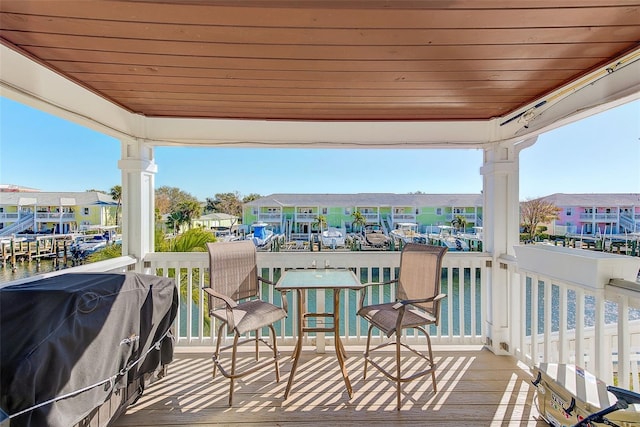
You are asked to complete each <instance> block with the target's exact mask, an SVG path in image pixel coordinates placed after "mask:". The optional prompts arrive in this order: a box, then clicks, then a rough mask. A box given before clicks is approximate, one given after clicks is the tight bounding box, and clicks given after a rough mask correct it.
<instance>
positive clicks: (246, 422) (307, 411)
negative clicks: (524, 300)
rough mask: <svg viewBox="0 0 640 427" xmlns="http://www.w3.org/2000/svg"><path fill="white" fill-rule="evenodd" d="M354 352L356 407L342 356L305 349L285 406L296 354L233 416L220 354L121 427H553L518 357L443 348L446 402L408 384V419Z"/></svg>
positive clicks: (156, 390) (441, 384) (159, 392)
mask: <svg viewBox="0 0 640 427" xmlns="http://www.w3.org/2000/svg"><path fill="white" fill-rule="evenodd" d="M347 351H348V354H349V355H350V357H349V358H348V359H347V369H348V371H349V376H350V379H351V383H352V386H353V389H354V395H353V398H352V399H350V400H349V398H348V395H347V392H346V389H345V385H344V382H343V379H342V376H341V375H340V372H339V369H338V364H337V361H336V359H335V356H334V354H333V353H331V352H328V353H326V354H316V353H315V352H314V351H313V350H312V349H305V351H303V354H302V357H301V360H300V364H299V366H298V370H297V373H296V377H295V381H294V384H293V387H292V390H291V394H290V396H289V398H288V399H287V400H286V401H283V395H284V390H285V387H286V383H287V379H288V376H289V372H290V369H291V360H290V358H289V355H290V354H291V351H290V350H289V349H286V348H285V349H281V354H282V358H281V363H280V366H281V378H280V382H279V383H275V374H274V373H273V372H272V371H270V370H265V371H263V372H258V373H255V374H253V375H250V376H248V377H245V378H244V379H241V380H239V381H237V383H236V389H235V393H234V405H233V407H228V406H227V401H228V391H229V380H227V379H225V378H224V377H222V376H220V375H219V374H218V376H216V378H215V379H212V378H211V369H212V365H213V362H212V361H211V358H210V353H181V352H178V353H176V357H175V360H174V362H173V363H172V364H171V365H170V366H169V373H168V375H167V376H166V377H165V378H164V379H162V380H160V381H158V382H156V383H155V384H153V385H151V386H150V387H149V388H147V390H146V391H145V393H144V395H143V397H142V398H141V399H140V400H139V401H138V402H137V403H136V404H135V405H133V406H131V407H130V408H129V409H128V411H127V412H126V413H125V414H123V415H122V416H121V417H120V418H119V419H118V420H117V421H116V422H115V424H114V425H115V426H117V427H125V426H177V425H182V426H184V425H189V426H217V425H226V426H233V425H243V426H253V425H256V426H257V425H260V426H265V425H279V426H283V425H291V426H294V425H295V426H300V425H317V424H321V425H353V424H359V425H385V426H388V425H394V424H395V425H402V426H404V425H421V426H425V425H433V426H436V425H437V426H443V425H446V426H461V425H473V426H546V425H547V424H546V423H545V422H543V421H538V418H539V417H538V411H537V409H536V407H535V405H534V403H533V402H534V395H535V388H534V387H533V386H532V385H531V382H530V380H531V373H530V372H529V370H528V368H526V367H524V366H522V365H520V364H518V362H517V361H516V360H515V359H514V358H512V357H509V356H496V355H494V354H493V353H491V352H490V351H488V350H485V349H481V348H480V347H473V348H469V347H461V348H458V347H455V348H454V347H451V346H448V347H444V346H443V347H435V354H436V358H437V359H436V361H437V363H438V371H437V381H438V392H437V393H435V394H434V392H433V388H432V384H431V379H430V376H427V377H425V378H424V379H420V380H416V381H413V382H410V383H407V384H405V385H404V386H403V392H404V393H403V397H402V401H403V407H402V410H401V411H396V409H395V385H394V383H392V382H391V381H389V380H388V379H387V378H385V377H384V376H383V375H382V374H381V373H379V372H378V371H377V370H375V369H373V368H370V370H369V372H368V375H367V380H366V381H365V380H364V379H363V372H362V371H363V358H362V356H361V354H362V353H361V351H360V349H355V348H348V349H347ZM383 356H384V357H381V358H380V363H382V364H384V365H391V364H393V355H392V354H391V353H389V355H388V357H387V356H386V355H383ZM243 357H244V356H243ZM246 357H247V359H249V358H250V356H249V355H248V354H247V356H246ZM412 359H415V360H412ZM418 360H419V359H418V358H416V357H410V356H407V358H406V359H405V360H404V366H408V367H414V368H419V364H420V362H418Z"/></svg>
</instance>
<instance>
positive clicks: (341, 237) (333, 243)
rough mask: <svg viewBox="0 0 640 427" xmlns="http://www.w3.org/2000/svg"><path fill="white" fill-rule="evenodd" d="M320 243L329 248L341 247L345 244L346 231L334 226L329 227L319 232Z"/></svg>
mask: <svg viewBox="0 0 640 427" xmlns="http://www.w3.org/2000/svg"><path fill="white" fill-rule="evenodd" d="M320 239H321V240H322V245H323V246H326V247H329V248H338V247H343V246H345V244H346V233H345V232H344V230H342V229H340V228H336V227H329V228H327V229H326V230H324V231H323V232H322V233H321V234H320Z"/></svg>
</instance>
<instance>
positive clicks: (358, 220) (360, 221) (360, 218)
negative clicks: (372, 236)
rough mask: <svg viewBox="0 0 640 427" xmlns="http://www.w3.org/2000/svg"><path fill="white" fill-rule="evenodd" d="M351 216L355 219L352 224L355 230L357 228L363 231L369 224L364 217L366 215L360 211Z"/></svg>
mask: <svg viewBox="0 0 640 427" xmlns="http://www.w3.org/2000/svg"><path fill="white" fill-rule="evenodd" d="M351 216H352V217H353V222H352V223H351V226H352V227H353V229H354V230H355V229H356V227H357V228H358V229H360V230H362V227H364V226H365V225H366V223H367V219H366V218H365V217H364V215H362V213H361V212H360V211H355V212H354V213H353V214H352V215H351Z"/></svg>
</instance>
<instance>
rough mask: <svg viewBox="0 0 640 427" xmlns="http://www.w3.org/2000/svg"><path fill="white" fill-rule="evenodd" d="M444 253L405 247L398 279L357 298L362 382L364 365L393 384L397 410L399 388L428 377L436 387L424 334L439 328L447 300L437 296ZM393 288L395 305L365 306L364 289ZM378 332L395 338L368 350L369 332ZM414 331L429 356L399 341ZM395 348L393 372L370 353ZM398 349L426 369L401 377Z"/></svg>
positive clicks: (441, 248)
mask: <svg viewBox="0 0 640 427" xmlns="http://www.w3.org/2000/svg"><path fill="white" fill-rule="evenodd" d="M446 251H447V247H446V246H431V245H424V244H416V243H408V244H407V245H406V246H405V247H404V248H403V250H402V253H401V255H400V272H399V275H398V278H397V279H393V280H390V281H388V282H384V283H368V284H366V285H364V286H365V288H364V291H363V292H361V294H360V302H359V306H358V307H359V308H358V315H359V316H361V317H363V318H364V319H366V320H367V321H368V322H369V332H368V334H367V346H366V349H365V353H364V359H365V360H364V378H365V379H366V378H367V364H368V363H370V364H371V365H373V366H374V367H376V368H377V369H378V370H379V371H380V372H382V373H383V374H384V375H385V376H387V377H388V378H390V379H391V380H393V381H395V382H396V395H397V406H396V409H398V410H400V408H401V384H402V383H404V382H408V381H412V380H414V379H417V378H420V377H423V376H425V375H428V374H431V377H432V381H433V391H434V392H437V387H436V363H435V361H434V359H433V351H432V349H431V338H430V337H429V333H428V332H427V327H428V326H429V325H436V326H437V325H438V320H439V318H440V302H441V300H442V299H443V298H445V297H446V295H445V294H441V293H440V277H441V274H442V259H443V257H444V255H445V253H446ZM386 284H395V285H396V301H395V302H389V303H383V304H373V305H364V302H365V299H366V294H367V292H366V289H367V287H369V286H372V285H386ZM374 327H375V328H378V329H379V330H380V331H382V333H384V334H385V335H386V336H387V338H391V337H392V336H394V335H395V338H394V339H393V340H392V341H389V342H384V343H382V344H380V345H378V346H377V347H374V348H370V344H371V332H372V331H373V328H374ZM405 329H416V330H418V331H420V332H422V333H423V334H424V335H425V337H426V341H427V349H428V354H424V353H423V352H420V351H418V350H417V349H415V348H413V347H411V346H410V345H409V344H407V343H406V342H403V341H402V331H403V330H405ZM391 345H395V349H396V354H395V372H393V371H392V370H387V369H385V368H384V367H382V366H381V365H380V364H378V363H377V362H376V361H375V360H374V358H373V357H372V353H373V352H375V351H376V350H380V349H382V348H384V347H387V346H391ZM401 347H404V348H406V349H408V350H410V351H412V352H413V353H415V354H416V355H418V356H419V357H420V358H422V359H423V360H424V361H426V363H427V365H428V366H427V367H426V368H425V369H419V370H418V371H417V372H411V373H410V374H408V375H406V376H403V373H402V367H401V363H400V362H401Z"/></svg>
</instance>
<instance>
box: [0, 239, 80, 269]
mask: <svg viewBox="0 0 640 427" xmlns="http://www.w3.org/2000/svg"><path fill="white" fill-rule="evenodd" d="M74 237H75V235H73V234H56V235H29V236H28V237H25V236H20V237H7V238H3V239H1V240H0V264H2V267H3V268H11V269H12V270H16V269H17V267H18V263H23V262H25V261H27V262H32V261H35V262H36V263H39V262H40V260H41V259H43V258H45V259H53V260H54V263H61V264H62V265H64V266H66V265H67V262H68V261H69V260H70V259H71V254H70V247H71V244H72V243H73V238H74Z"/></svg>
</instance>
